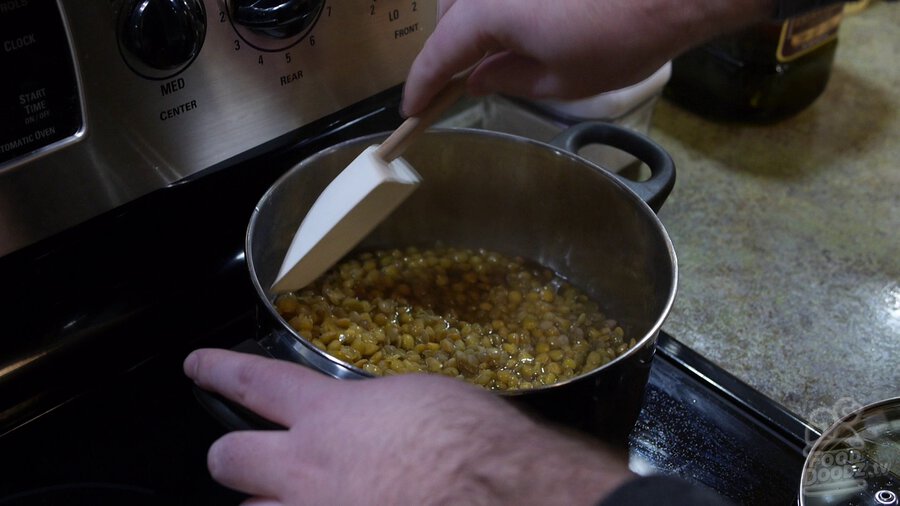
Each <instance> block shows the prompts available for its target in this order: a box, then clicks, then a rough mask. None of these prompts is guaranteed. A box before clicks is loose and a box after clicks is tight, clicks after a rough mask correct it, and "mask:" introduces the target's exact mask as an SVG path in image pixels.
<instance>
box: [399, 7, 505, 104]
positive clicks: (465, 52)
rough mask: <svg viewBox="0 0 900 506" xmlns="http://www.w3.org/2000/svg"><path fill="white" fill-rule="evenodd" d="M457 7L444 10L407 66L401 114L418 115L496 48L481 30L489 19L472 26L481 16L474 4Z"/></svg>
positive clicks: (495, 43)
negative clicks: (414, 57) (448, 86)
mask: <svg viewBox="0 0 900 506" xmlns="http://www.w3.org/2000/svg"><path fill="white" fill-rule="evenodd" d="M458 5H459V4H457V3H454V4H453V5H452V6H450V8H448V9H447V12H446V13H445V14H444V16H443V17H442V18H441V20H440V21H439V22H438V24H437V26H436V27H435V29H434V32H432V34H431V36H430V37H429V38H428V40H427V41H426V42H425V46H424V47H423V48H422V50H421V51H420V52H419V54H418V56H416V59H415V60H414V61H413V64H412V67H410V71H409V75H408V76H407V79H406V85H405V87H404V89H403V103H402V105H401V108H402V110H403V113H404V115H407V116H413V115H416V114H418V113H419V112H421V111H422V109H424V108H425V107H426V106H427V105H428V104H429V103H430V102H431V99H433V98H434V96H435V94H437V93H438V92H439V91H440V90H441V89H442V88H443V87H444V86H445V85H446V84H447V83H448V82H449V81H450V79H451V78H452V77H453V76H455V75H456V74H458V73H460V72H462V71H464V70H466V69H468V68H469V67H471V66H473V65H475V64H476V63H478V61H479V60H481V59H482V58H483V57H484V55H486V54H489V53H491V52H493V51H496V50H498V49H499V48H500V45H499V44H498V42H497V41H496V40H495V39H494V38H493V37H492V36H491V35H490V31H489V30H487V29H484V26H485V25H490V23H491V21H490V20H486V19H483V18H482V19H477V21H478V22H477V23H473V21H475V19H473V18H477V17H478V16H479V15H480V13H481V10H480V9H478V8H476V7H477V4H476V6H472V5H467V6H465V7H467V8H466V9H463V8H454V7H456V6H458ZM487 11H488V12H486V13H483V14H485V15H490V12H491V9H487Z"/></svg>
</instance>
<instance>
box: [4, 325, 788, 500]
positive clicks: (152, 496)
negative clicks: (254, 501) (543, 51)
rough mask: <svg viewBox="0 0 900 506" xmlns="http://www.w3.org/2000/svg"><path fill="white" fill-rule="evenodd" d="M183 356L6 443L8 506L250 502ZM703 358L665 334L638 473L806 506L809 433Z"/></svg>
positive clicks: (227, 332) (241, 330)
mask: <svg viewBox="0 0 900 506" xmlns="http://www.w3.org/2000/svg"><path fill="white" fill-rule="evenodd" d="M254 328H255V323H254V316H253V315H252V314H246V315H244V316H243V317H241V318H239V319H237V320H235V321H233V322H231V323H230V324H229V325H228V326H227V327H226V328H224V329H222V330H220V331H218V332H216V333H215V334H213V335H211V336H208V337H207V338H205V339H203V340H200V341H198V342H197V343H196V344H197V345H198V346H201V345H217V346H227V347H230V346H233V345H235V344H237V343H239V342H240V341H242V340H244V339H246V337H247V336H248V335H252V333H253V332H254ZM183 356H184V353H181V352H179V353H174V354H166V355H163V356H159V357H156V358H154V359H153V360H152V361H150V362H148V363H145V364H144V365H143V366H142V367H139V368H137V369H135V370H133V371H130V372H128V373H126V374H125V375H124V376H122V377H120V378H118V379H117V381H113V382H110V383H109V384H107V385H104V386H102V387H98V388H96V389H93V390H92V391H90V392H88V393H86V394H84V395H82V396H80V397H79V398H76V399H74V400H72V401H70V402H68V403H66V404H65V405H63V406H61V407H59V408H57V409H55V410H54V411H52V412H50V413H47V414H46V415H44V416H41V417H39V418H38V419H36V420H34V421H32V422H30V423H28V424H26V425H25V426H22V427H20V428H18V429H17V430H15V431H14V432H12V433H9V434H7V435H5V436H4V437H2V438H0V455H2V456H3V458H2V459H0V476H2V477H3V478H2V480H0V481H2V483H0V505H31V504H69V505H74V504H77V505H81V504H84V505H88V504H91V505H103V504H136V505H143V504H160V505H162V504H171V505H174V504H237V503H239V502H240V500H241V499H242V498H243V497H242V496H241V495H239V494H237V493H234V492H232V491H229V490H227V489H224V488H222V487H220V486H219V485H217V484H216V483H215V482H213V481H212V480H211V479H210V478H209V475H208V474H207V471H206V467H205V463H206V460H205V459H206V450H207V448H208V447H209V445H210V444H211V443H212V442H213V441H214V440H215V439H216V438H217V437H218V436H220V435H221V434H223V433H224V432H225V429H224V428H223V426H222V425H221V424H220V423H219V422H218V420H216V419H215V418H214V417H212V416H211V415H210V414H209V413H208V412H207V411H205V410H204V409H203V408H202V407H201V405H200V404H199V403H198V402H197V399H196V398H195V396H194V394H193V390H192V384H191V382H190V381H189V380H188V379H187V378H185V377H184V376H183V375H182V373H181V360H182V358H183ZM697 358H698V357H696V356H695V355H693V354H692V353H691V352H690V350H687V349H685V348H683V347H682V346H681V345H680V344H679V343H678V342H677V341H675V340H674V339H672V338H671V337H670V336H668V335H666V334H663V335H662V336H661V341H660V349H659V352H658V354H657V356H656V358H655V359H654V363H653V366H652V369H651V376H650V383H649V385H648V388H647V391H646V394H645V395H646V398H645V405H644V408H643V410H642V412H641V416H640V418H639V420H638V423H637V425H636V427H635V429H634V431H633V432H632V434H631V436H630V438H629V441H628V448H629V452H630V455H631V462H632V468H633V469H635V470H636V471H638V472H640V473H649V472H658V473H666V474H674V475H677V476H681V477H683V478H686V479H688V480H691V481H694V482H696V483H700V484H703V485H705V486H708V487H710V488H712V489H714V490H716V491H718V492H719V493H721V494H723V495H725V496H727V497H730V498H732V499H734V500H735V501H736V502H737V503H740V504H767V505H769V504H771V505H775V504H795V503H796V495H797V490H798V486H799V479H800V474H801V468H802V465H803V453H802V450H803V444H804V442H803V439H804V433H803V426H802V424H801V423H800V422H799V421H796V420H793V419H792V418H791V416H790V415H789V414H788V413H786V412H784V411H783V410H781V409H780V408H779V407H778V406H777V405H775V404H774V403H771V402H763V403H761V404H759V405H748V404H747V403H745V402H743V401H747V400H750V401H751V402H758V401H759V400H760V399H753V398H752V397H753V394H752V393H751V396H750V397H751V398H750V399H743V400H742V399H738V398H735V397H734V393H735V391H733V390H732V391H726V390H724V389H723V387H728V386H729V385H728V383H729V381H734V380H733V378H730V377H729V376H727V375H723V376H721V377H720V378H719V379H723V378H725V381H723V383H725V384H716V383H714V382H713V381H712V380H711V379H710V378H709V377H707V376H706V375H705V374H709V373H710V372H711V371H712V369H709V367H714V366H712V365H711V364H709V363H708V362H706V361H704V360H702V359H700V360H699V361H696V362H694V365H695V366H699V368H700V369H703V368H707V369H705V370H704V371H702V372H701V371H698V370H694V369H692V366H690V365H688V363H687V362H690V361H692V360H694V359H697ZM686 361H687V362H686ZM723 374H724V373H723ZM731 386H734V385H731ZM741 388H745V387H741ZM741 388H737V389H736V390H737V393H738V394H741V393H742V392H740V390H741ZM760 408H762V410H760Z"/></svg>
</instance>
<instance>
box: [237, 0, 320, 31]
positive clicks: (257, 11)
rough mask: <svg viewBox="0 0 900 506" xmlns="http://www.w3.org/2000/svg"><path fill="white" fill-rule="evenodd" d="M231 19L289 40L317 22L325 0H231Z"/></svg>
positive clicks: (255, 29) (252, 29) (251, 28)
mask: <svg viewBox="0 0 900 506" xmlns="http://www.w3.org/2000/svg"><path fill="white" fill-rule="evenodd" d="M229 4H230V6H231V12H230V14H231V19H232V20H233V21H234V22H235V23H236V24H238V25H240V26H242V27H245V28H247V29H248V30H250V31H252V32H255V33H258V34H261V35H265V36H268V37H273V38H276V39H287V38H290V37H293V36H296V35H300V34H302V33H303V32H304V31H306V30H307V29H308V28H309V27H311V26H312V24H313V23H314V22H315V21H316V18H317V17H318V15H319V12H320V11H321V10H322V7H324V5H325V0H231V1H230V2H229Z"/></svg>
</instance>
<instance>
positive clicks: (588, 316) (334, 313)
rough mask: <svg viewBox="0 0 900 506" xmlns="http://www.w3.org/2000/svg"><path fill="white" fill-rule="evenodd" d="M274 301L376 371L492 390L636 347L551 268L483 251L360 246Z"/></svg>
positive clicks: (308, 330) (333, 349)
mask: <svg viewBox="0 0 900 506" xmlns="http://www.w3.org/2000/svg"><path fill="white" fill-rule="evenodd" d="M275 305H276V307H277V309H278V312H279V313H280V314H281V316H282V317H283V318H284V319H285V320H287V321H288V322H289V324H290V325H291V326H292V327H293V328H294V329H296V330H297V331H298V332H299V333H300V334H301V335H302V336H304V337H305V338H306V339H308V340H309V341H310V342H311V343H312V344H313V345H314V346H316V347H318V348H319V349H321V350H323V351H324V352H326V353H328V354H330V355H331V356H333V357H335V358H338V359H340V360H342V361H344V362H346V363H349V364H353V365H354V366H356V367H358V368H360V369H362V370H364V371H366V372H368V373H370V374H372V375H376V376H381V375H390V374H399V373H409V372H429V373H439V374H444V375H448V376H455V377H459V378H461V379H464V380H466V381H469V382H471V383H475V384H478V385H481V386H483V387H485V388H488V389H491V390H517V389H528V388H534V387H539V386H543V385H551V384H554V383H557V382H560V381H564V380H566V379H568V378H572V377H575V376H578V375H580V374H582V373H584V372H588V371H591V370H593V369H596V368H597V367H599V366H601V365H603V364H605V363H607V362H609V361H610V360H612V359H614V358H615V357H617V356H619V355H621V354H622V353H624V352H625V351H626V350H628V349H629V348H631V347H632V346H634V344H635V341H634V339H630V340H626V339H625V333H624V331H623V330H622V328H621V327H619V326H618V325H617V324H616V322H615V321H614V320H610V319H607V318H606V316H604V315H603V313H601V312H600V311H599V308H598V306H597V304H595V303H594V302H592V301H591V300H590V299H589V298H588V297H587V296H586V295H584V294H583V293H582V292H580V291H579V290H578V289H576V288H575V287H573V286H572V285H570V284H569V283H568V282H566V281H565V280H563V279H562V278H561V277H559V276H558V275H556V274H555V273H554V272H553V271H551V270H549V269H546V268H543V267H541V266H539V265H537V264H534V263H532V262H528V261H526V260H524V259H522V258H509V257H506V256H504V255H501V254H498V253H494V252H489V251H484V250H477V251H475V250H469V249H458V248H451V247H445V246H437V247H435V248H433V249H427V250H424V249H418V248H414V247H410V248H406V249H404V250H399V249H393V250H381V251H375V252H366V253H362V254H359V255H357V256H356V257H354V258H351V259H349V260H346V261H344V262H342V263H340V264H339V265H337V266H336V267H334V268H333V269H331V270H330V271H329V272H327V273H326V274H324V275H323V276H322V277H320V278H319V279H318V280H316V281H315V282H314V283H313V284H311V285H310V286H308V287H306V288H304V289H302V290H299V291H297V292H293V293H290V294H284V295H281V296H279V297H278V298H277V299H276V301H275Z"/></svg>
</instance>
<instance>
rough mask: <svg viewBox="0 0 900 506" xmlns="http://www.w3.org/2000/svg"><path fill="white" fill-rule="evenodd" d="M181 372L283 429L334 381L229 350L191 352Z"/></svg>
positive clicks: (292, 364)
mask: <svg viewBox="0 0 900 506" xmlns="http://www.w3.org/2000/svg"><path fill="white" fill-rule="evenodd" d="M184 371H185V374H187V376H188V377H190V378H191V379H193V380H194V382H195V383H196V384H197V386H199V387H201V388H203V389H206V390H211V391H214V392H218V393H220V394H222V395H223V396H225V397H227V398H228V399H231V400H233V401H235V402H237V403H239V404H241V405H243V406H244V407H246V408H248V409H250V410H251V411H253V412H255V413H257V414H259V415H261V416H263V417H264V418H267V419H269V420H271V421H273V422H275V423H279V424H281V425H284V426H291V425H293V424H294V422H295V421H296V420H298V419H299V417H300V415H301V414H302V412H303V411H304V409H306V407H307V406H308V405H309V404H313V403H315V402H316V400H317V399H319V398H321V396H322V395H324V394H325V392H326V391H328V390H329V389H330V388H332V387H333V385H332V381H333V380H331V379H330V378H328V377H326V376H324V375H322V374H321V373H318V372H315V371H313V370H311V369H308V368H306V367H303V366H300V365H297V364H294V363H291V362H286V361H283V360H275V359H270V358H263V357H259V356H256V355H249V354H245V353H237V352H234V351H228V350H216V349H205V350H197V351H194V352H193V353H191V354H190V355H188V356H187V358H185V361H184Z"/></svg>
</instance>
